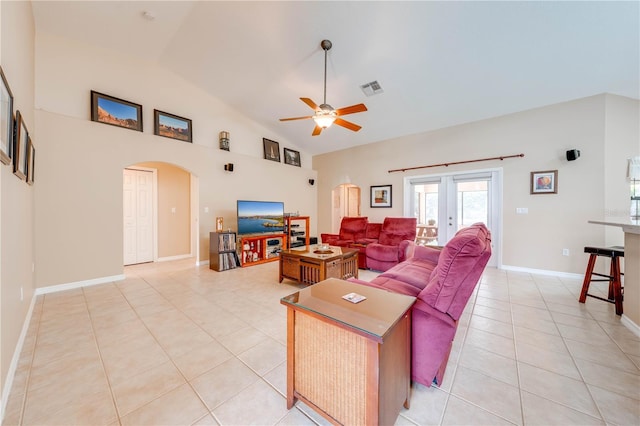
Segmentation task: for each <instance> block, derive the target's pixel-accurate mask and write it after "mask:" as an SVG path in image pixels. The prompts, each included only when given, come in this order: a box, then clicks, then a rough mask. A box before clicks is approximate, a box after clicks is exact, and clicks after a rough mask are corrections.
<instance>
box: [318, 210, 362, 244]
mask: <svg viewBox="0 0 640 426" xmlns="http://www.w3.org/2000/svg"><path fill="white" fill-rule="evenodd" d="M367 223H369V220H368V218H367V217H343V218H342V221H341V222H340V231H339V233H338V234H320V238H321V239H322V242H323V243H325V244H329V245H332V246H339V247H348V246H349V244H353V243H355V242H356V241H357V240H360V239H362V238H364V237H365V234H366V230H367Z"/></svg>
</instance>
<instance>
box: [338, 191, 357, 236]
mask: <svg viewBox="0 0 640 426" xmlns="http://www.w3.org/2000/svg"><path fill="white" fill-rule="evenodd" d="M331 198H332V208H331V228H332V231H331V232H333V233H334V234H337V233H338V232H339V231H340V224H341V223H342V218H343V217H359V216H360V187H359V186H357V185H353V184H350V183H343V184H341V185H338V186H336V187H335V188H333V191H332V193H331Z"/></svg>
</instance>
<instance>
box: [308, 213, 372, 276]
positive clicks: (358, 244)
mask: <svg viewBox="0 0 640 426" xmlns="http://www.w3.org/2000/svg"><path fill="white" fill-rule="evenodd" d="M380 229H382V224H381V223H374V222H369V221H368V218H366V217H343V218H342V222H340V233H339V234H329V233H324V234H320V238H321V239H322V242H323V243H326V244H330V245H332V246H339V247H350V248H357V249H358V251H359V253H358V268H360V269H367V254H366V249H367V245H368V244H371V243H377V242H378V236H379V235H380Z"/></svg>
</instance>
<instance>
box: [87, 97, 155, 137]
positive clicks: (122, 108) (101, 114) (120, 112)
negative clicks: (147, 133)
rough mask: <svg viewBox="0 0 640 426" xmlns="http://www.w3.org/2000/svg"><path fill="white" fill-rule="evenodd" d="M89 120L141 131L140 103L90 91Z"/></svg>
mask: <svg viewBox="0 0 640 426" xmlns="http://www.w3.org/2000/svg"><path fill="white" fill-rule="evenodd" d="M91 121H97V122H99V123H104V124H110V125H112V126H118V127H124V128H125V129H131V130H137V131H138V132H141V131H142V105H138V104H134V103H133V102H129V101H125V100H124V99H118V98H115V97H113V96H109V95H105V94H103V93H98V92H95V91H93V90H92V91H91Z"/></svg>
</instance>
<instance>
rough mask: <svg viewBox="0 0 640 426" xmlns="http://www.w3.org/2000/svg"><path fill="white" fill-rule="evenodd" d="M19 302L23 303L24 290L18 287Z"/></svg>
mask: <svg viewBox="0 0 640 426" xmlns="http://www.w3.org/2000/svg"><path fill="white" fill-rule="evenodd" d="M20 301H21V302H22V301H24V289H23V288H22V287H20Z"/></svg>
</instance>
